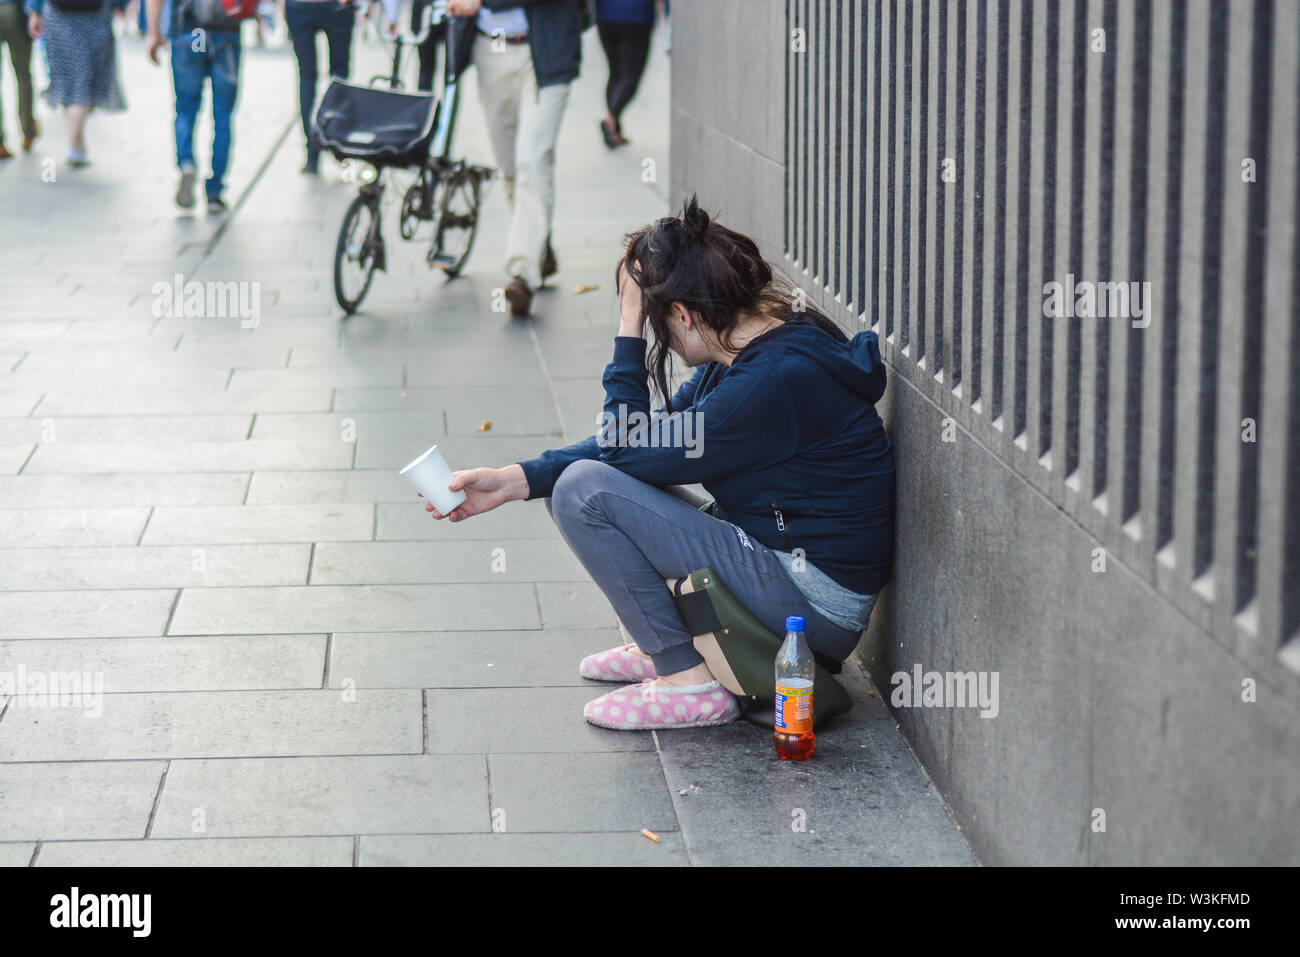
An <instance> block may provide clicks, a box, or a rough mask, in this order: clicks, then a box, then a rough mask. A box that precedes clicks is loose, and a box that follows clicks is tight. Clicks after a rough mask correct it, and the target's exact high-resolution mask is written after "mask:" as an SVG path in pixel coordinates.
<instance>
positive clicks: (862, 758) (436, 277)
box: [0, 31, 974, 866]
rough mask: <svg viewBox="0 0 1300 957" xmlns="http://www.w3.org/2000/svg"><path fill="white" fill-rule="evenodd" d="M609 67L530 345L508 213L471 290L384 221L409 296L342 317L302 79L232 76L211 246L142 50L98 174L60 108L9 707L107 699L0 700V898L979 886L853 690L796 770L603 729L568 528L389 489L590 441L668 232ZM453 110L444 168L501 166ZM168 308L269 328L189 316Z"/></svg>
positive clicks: (15, 516)
mask: <svg viewBox="0 0 1300 957" xmlns="http://www.w3.org/2000/svg"><path fill="white" fill-rule="evenodd" d="M586 39H587V48H586V51H585V61H584V63H585V75H584V77H583V78H582V79H581V81H580V82H579V83H577V84H576V85H575V87H574V89H573V91H572V95H571V98H570V103H569V109H568V113H567V116H566V120H565V126H564V130H563V133H562V136H561V140H560V146H559V183H558V189H559V214H558V219H557V223H556V226H555V234H554V235H555V243H554V245H555V248H556V250H557V252H558V255H559V259H560V267H561V269H560V272H559V275H558V276H557V277H556V278H555V280H554V281H553V286H552V287H551V288H550V289H548V290H546V291H544V292H542V293H540V294H539V296H538V299H537V302H536V304H535V313H536V315H535V317H534V318H532V319H528V320H515V319H511V318H510V317H509V316H507V315H505V314H503V313H501V312H498V311H494V309H493V305H494V303H499V301H500V297H499V293H498V291H499V289H500V287H501V286H502V285H503V284H504V277H503V275H502V273H501V267H500V260H501V255H502V251H503V249H504V238H505V237H504V225H505V222H506V219H505V215H506V212H505V202H504V197H503V196H502V193H501V190H500V188H499V186H498V187H495V188H494V189H493V191H492V192H491V193H490V195H489V198H488V201H487V203H486V205H485V207H484V212H483V220H482V225H481V229H480V233H479V236H478V242H477V245H476V247H475V250H474V254H473V256H472V257H471V259H470V262H469V265H468V268H467V270H466V273H465V274H464V275H463V276H462V277H460V278H458V279H456V280H454V281H451V282H447V281H445V280H444V279H443V277H442V275H441V274H437V273H432V272H430V270H429V269H428V268H427V267H426V266H425V264H424V259H423V255H424V248H425V247H424V244H423V243H402V242H400V241H399V240H398V239H397V236H396V229H395V216H394V215H393V214H394V211H395V210H394V208H392V207H390V210H389V217H390V218H389V219H388V220H387V222H386V227H387V230H388V237H389V243H390V245H389V253H390V269H389V272H388V273H387V274H380V275H378V276H377V277H376V280H375V283H374V286H373V288H372V290H371V293H370V296H369V298H368V299H367V300H366V303H365V308H364V311H363V312H361V313H359V314H357V315H355V316H352V317H350V318H344V317H343V316H342V314H341V312H340V310H339V309H338V307H337V306H336V305H335V303H334V301H333V294H332V289H331V264H332V256H333V249H334V243H335V236H336V234H337V230H338V225H339V223H340V221H341V219H342V215H343V211H344V209H345V208H346V206H347V204H348V202H349V201H350V200H351V198H352V197H353V196H354V195H355V192H356V186H355V183H351V182H346V181H345V179H347V178H348V177H349V176H351V175H352V171H349V170H344V169H342V168H340V167H339V165H338V164H336V163H334V161H333V160H327V161H325V162H324V163H323V171H322V176H321V177H320V178H319V179H314V178H311V177H307V176H304V175H302V174H301V173H300V172H299V167H300V166H301V165H302V159H303V147H302V134H301V131H300V130H299V129H298V126H297V120H296V83H295V76H294V64H293V58H292V55H291V54H290V53H289V52H288V51H287V50H284V49H265V50H263V49H256V48H248V49H247V50H246V55H245V60H244V65H243V81H242V91H241V104H240V108H239V111H238V114H237V118H236V145H235V159H234V163H233V168H232V170H231V173H230V176H229V188H228V191H227V200H228V202H230V204H231V207H232V210H231V212H230V213H229V215H228V216H226V217H224V218H222V217H209V216H208V215H207V214H206V213H205V212H203V211H202V210H200V211H198V212H196V213H194V214H183V213H182V212H181V211H179V210H178V209H177V208H176V207H175V205H174V203H173V193H174V190H175V183H176V171H175V169H174V166H173V159H172V144H171V111H172V106H171V98H170V82H169V73H168V71H167V70H166V69H165V68H164V69H158V68H155V67H152V66H151V65H150V64H148V63H147V61H146V60H145V55H144V48H143V42H142V41H141V40H139V39H138V38H130V37H128V38H123V39H122V40H120V41H119V60H120V62H121V67H122V76H123V81H124V84H125V89H126V96H127V100H128V104H129V111H128V112H127V113H126V114H125V115H101V114H95V115H93V116H92V117H91V120H90V125H89V128H88V144H89V150H90V155H91V158H92V161H93V164H92V165H91V166H90V167H89V168H87V169H85V170H80V171H78V170H70V169H67V168H65V167H64V166H63V165H62V163H61V160H62V156H63V145H64V144H63V127H62V120H61V118H59V117H57V116H56V115H54V114H52V113H51V112H50V111H49V110H48V108H45V107H42V108H41V109H42V115H41V119H42V125H43V127H44V131H45V133H44V136H43V138H42V139H41V140H40V141H39V142H38V144H37V148H36V150H35V151H34V152H33V154H31V155H29V156H24V157H19V158H17V159H15V160H12V161H9V162H7V163H5V164H3V165H0V220H2V221H3V229H2V230H0V680H2V676H4V675H6V674H8V675H11V676H18V675H22V676H25V680H26V681H27V682H28V683H27V685H26V687H28V688H29V689H30V688H34V687H35V686H34V685H32V684H31V681H32V678H33V676H37V678H38V679H41V680H56V679H58V677H59V676H64V678H66V679H67V680H71V678H70V677H69V676H72V675H76V676H78V678H79V679H80V680H83V681H84V685H83V686H82V690H83V691H84V692H86V693H85V696H84V697H82V698H75V699H66V700H65V701H64V703H63V704H62V705H61V706H45V707H41V706H38V702H37V701H34V700H33V699H31V698H27V699H12V698H10V699H3V698H0V864H7V865H17V866H23V865H29V864H31V865H35V866H43V865H46V866H48V865H114V866H116V865H159V864H186V865H191V864H192V865H226V864H252V865H338V866H360V865H393V864H631V865H687V864H700V865H703V864H758V865H764V864H772V863H783V864H784V863H793V864H971V863H974V858H973V857H972V855H971V853H970V850H969V849H968V847H967V845H966V843H965V841H964V840H963V838H962V836H961V835H960V834H959V833H958V830H957V828H956V826H955V825H954V824H953V823H952V821H951V819H950V817H949V815H948V814H947V812H946V811H945V808H944V806H943V802H942V800H941V799H940V797H939V795H938V794H937V793H936V791H935V789H934V788H933V786H932V785H931V784H930V783H929V781H928V779H927V777H926V775H925V773H924V771H923V770H922V768H921V767H920V766H919V764H918V763H917V762H916V760H915V758H914V757H913V755H912V754H911V752H910V751H909V749H908V747H907V744H906V741H905V740H904V739H903V737H902V735H901V734H900V733H899V731H898V729H897V727H896V725H895V724H894V722H893V720H892V718H891V717H890V715H889V712H888V711H887V709H886V708H885V707H884V706H883V705H882V703H881V702H880V699H879V696H878V695H877V694H876V693H875V691H874V689H872V688H871V687H870V684H869V681H868V680H867V679H866V678H865V677H864V676H863V675H862V673H861V672H860V670H858V669H857V667H856V666H855V665H854V666H850V667H849V669H848V670H847V672H846V678H847V683H848V685H849V686H850V689H851V691H852V693H853V695H854V697H855V699H856V705H855V708H854V710H853V711H852V712H851V714H850V715H849V716H848V717H846V718H844V719H841V720H840V721H839V722H838V723H836V724H834V725H832V726H831V727H829V728H827V729H826V730H825V731H824V732H822V733H819V735H818V739H817V754H816V756H815V758H814V759H813V760H812V761H810V762H807V763H805V764H793V763H783V762H780V761H778V760H777V759H776V758H775V756H774V755H773V753H772V747H771V741H770V735H769V734H768V733H766V732H764V731H762V730H760V729H758V728H755V727H753V726H750V725H747V724H734V725H730V726H727V727H723V728H717V729H691V730H678V731H674V732H671V733H664V734H656V733H651V732H645V733H641V732H638V733H626V732H617V731H609V730H605V729H601V728H596V727H593V726H591V725H588V724H587V723H586V722H585V721H583V719H582V716H581V709H582V705H583V704H584V703H585V702H586V701H587V700H589V699H591V698H593V697H596V696H597V695H599V694H601V693H603V692H604V691H606V690H608V686H606V685H600V684H598V683H595V682H589V681H587V680H585V679H582V678H580V677H578V674H577V663H578V661H579V660H580V658H581V657H582V656H583V655H585V654H588V653H590V652H592V651H596V650H600V649H603V648H606V647H609V646H611V645H614V644H616V643H618V641H619V635H618V631H617V622H616V620H615V618H614V615H613V613H612V611H611V609H610V607H609V605H608V604H607V603H606V602H605V601H604V599H603V598H602V596H601V595H600V593H599V592H598V590H597V589H596V588H595V586H594V585H593V584H592V582H591V581H590V579H589V578H588V577H587V575H586V573H585V572H584V570H583V569H582V567H581V566H580V565H579V564H578V562H577V561H576V560H575V559H574V558H573V557H572V556H571V555H570V554H569V552H568V550H567V548H566V547H565V545H564V543H563V542H562V541H561V539H560V537H559V535H558V533H557V532H556V530H555V528H554V527H553V526H552V524H551V523H550V521H549V519H548V517H547V515H546V512H545V509H544V507H543V504H542V503H540V502H532V503H525V504H519V505H514V506H510V507H507V508H503V509H501V510H498V511H496V512H494V513H492V514H489V515H486V516H482V517H479V518H476V519H473V520H471V521H469V522H467V523H465V524H461V525H457V526H450V525H448V524H447V523H442V522H434V521H433V520H432V519H431V518H430V517H429V516H428V515H426V513H425V512H424V511H423V509H422V506H421V503H420V500H418V499H416V498H415V497H414V494H413V492H412V490H411V489H410V488H409V487H408V486H407V485H406V483H405V481H404V480H403V479H402V478H400V477H399V476H398V475H397V474H396V471H397V468H398V467H400V466H401V465H403V464H404V463H405V462H407V461H409V460H410V459H412V458H414V457H415V455H417V454H418V453H420V452H421V451H423V450H424V449H425V448H426V447H428V446H429V445H430V444H432V443H434V442H437V443H438V444H439V445H440V446H441V447H442V449H443V451H444V453H445V455H446V458H447V459H448V461H449V462H451V463H452V465H453V467H470V466H475V465H500V464H507V463H509V462H512V461H517V460H519V459H521V458H525V457H529V456H532V455H534V454H536V453H537V452H539V451H540V450H542V449H545V448H548V447H554V446H556V445H559V444H563V443H565V442H568V441H572V440H574V439H576V438H579V437H581V436H583V435H586V434H590V433H591V432H592V431H593V430H594V428H595V422H596V415H597V413H598V412H599V410H600V407H601V399H602V390H601V387H600V374H601V370H602V368H603V366H604V364H605V362H606V361H607V360H608V354H609V351H610V338H611V337H612V335H613V334H614V331H615V329H616V326H617V318H616V308H615V302H614V299H613V297H612V295H611V288H612V271H613V266H614V262H615V259H616V257H617V255H618V252H619V250H620V238H621V236H622V235H623V234H624V233H625V232H626V231H628V230H629V229H632V228H635V227H637V226H639V225H641V224H643V223H644V222H646V221H648V220H650V219H652V218H654V217H657V216H660V215H663V214H664V213H665V211H666V209H667V195H668V194H667V182H666V177H667V173H668V168H669V164H668V152H667V151H668V86H669V83H668V78H669V77H668V74H669V61H668V57H667V56H665V53H664V50H663V47H662V43H661V42H657V43H656V46H655V49H654V52H653V54H652V57H651V65H650V68H649V71H648V73H647V76H646V78H645V81H644V84H643V87H642V90H641V92H640V95H639V97H638V99H637V100H636V102H635V103H634V105H633V106H632V107H631V109H630V110H629V112H628V114H627V115H626V117H625V126H626V131H627V135H628V136H629V137H630V138H631V140H632V145H631V146H629V147H627V148H626V149H624V150H622V151H619V152H617V153H614V154H610V153H608V152H607V151H606V150H605V148H604V147H603V145H602V144H601V142H600V140H599V135H598V132H597V128H596V123H597V119H598V117H599V116H600V115H601V113H602V112H603V111H602V109H601V107H600V102H601V99H602V92H603V81H604V76H605V67H604V60H603V57H602V56H601V53H600V50H599V47H598V45H597V44H596V42H595V35H594V31H592V32H591V33H589V34H588V36H587V38H586ZM355 62H356V64H357V66H356V68H355V70H354V75H365V74H370V73H379V72H383V71H384V70H385V69H386V53H385V52H384V50H383V48H382V47H380V46H378V45H376V44H374V43H372V42H370V43H368V42H365V41H362V40H360V39H359V40H358V42H357V52H356V56H355ZM5 72H6V73H7V72H8V71H7V70H6V71H5ZM2 82H3V87H2V89H3V95H4V98H5V99H4V102H5V105H6V107H7V110H6V114H7V115H6V122H8V123H10V124H12V123H13V122H14V120H15V119H16V117H15V115H14V112H13V108H12V106H13V104H14V102H15V100H14V90H13V81H12V77H11V76H6V77H5V78H4V80H3V81H2ZM466 85H467V87H468V89H467V90H466V93H467V96H466V99H465V101H464V104H463V110H462V113H461V124H460V129H459V131H458V145H459V147H460V150H461V151H462V152H463V153H465V154H466V155H468V156H470V157H471V158H472V159H475V160H477V161H480V162H486V163H489V164H490V162H491V158H490V152H489V150H488V148H487V140H486V136H485V131H484V129H483V125H482V118H481V114H480V112H479V106H478V102H477V96H476V93H475V91H474V89H473V77H472V74H471V76H470V77H469V78H468V79H467V83H466ZM10 134H11V135H10V138H11V139H12V138H13V136H14V135H15V133H14V131H12V130H11V131H10ZM199 155H200V156H206V155H207V146H206V140H205V138H204V135H203V134H201V136H200V151H199ZM51 169H52V170H53V171H54V175H53V176H52V177H51V176H50V175H49V171H50V170H51ZM43 173H45V175H44V176H43V175H42V174H43ZM51 180H52V181H51ZM394 202H395V201H394ZM177 276H180V277H182V278H181V280H180V282H181V284H182V286H183V284H185V283H189V282H198V283H201V284H205V283H225V282H235V283H237V284H239V285H238V287H237V288H238V290H239V292H240V293H241V294H242V295H244V296H245V299H244V300H243V301H242V306H246V307H247V308H242V307H241V309H240V310H234V309H233V308H232V309H228V310H222V309H215V310H209V309H208V308H207V306H206V304H205V305H204V306H203V307H202V308H196V309H195V310H194V313H195V314H185V310H181V314H172V313H174V312H175V310H174V300H175V295H174V294H175V286H176V284H177V280H176V278H175V277H177ZM584 284H594V285H596V286H598V287H599V288H597V289H596V290H594V291H589V292H585V293H578V292H576V291H575V289H576V287H579V286H581V285H584ZM203 288H205V289H206V288H207V287H206V286H204V287H203ZM182 292H184V289H182ZM254 306H255V307H256V308H253V307H254ZM232 313H233V314H232ZM488 423H490V426H489V425H488ZM13 680H15V681H17V678H16V677H15V678H14V679H13ZM0 687H2V686H0ZM92 689H93V690H94V691H98V690H99V689H102V697H101V696H99V695H98V694H95V693H92ZM2 695H3V690H0V696H2ZM47 704H48V702H47ZM642 829H649V830H651V831H653V832H655V833H656V834H658V836H659V837H660V840H659V842H658V843H655V842H652V841H650V840H648V839H646V838H645V837H643V836H642V834H641V831H642Z"/></svg>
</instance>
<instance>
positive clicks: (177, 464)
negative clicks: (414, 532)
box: [23, 439, 354, 475]
mask: <svg viewBox="0 0 1300 957" xmlns="http://www.w3.org/2000/svg"><path fill="white" fill-rule="evenodd" d="M353 448H354V446H352V445H351V444H349V443H347V442H341V441H339V440H337V439H335V440H334V441H329V440H320V441H311V442H286V441H270V442H263V441H254V440H243V441H239V442H148V443H146V442H130V443H106V444H98V443H94V444H92V443H83V444H79V445H66V444H59V443H54V444H50V445H42V446H40V447H39V448H38V449H37V450H36V452H35V453H34V454H33V455H32V458H31V461H30V462H28V463H27V467H26V468H25V469H24V470H23V471H24V474H30V475H37V474H59V475H67V474H81V475H98V474H102V473H108V474H114V473H122V472H250V471H253V470H255V469H294V468H298V469H345V468H350V467H351V465H352V455H353Z"/></svg>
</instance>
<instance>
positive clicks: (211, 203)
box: [208, 196, 229, 216]
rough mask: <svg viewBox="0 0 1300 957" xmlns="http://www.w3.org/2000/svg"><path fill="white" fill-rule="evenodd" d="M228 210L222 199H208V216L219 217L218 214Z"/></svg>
mask: <svg viewBox="0 0 1300 957" xmlns="http://www.w3.org/2000/svg"><path fill="white" fill-rule="evenodd" d="M228 208H229V207H227V206H226V201H225V200H224V199H222V198H221V197H220V196H209V197H208V215H209V216H219V215H220V214H222V213H224V212H225V211H226V210H227V209H228Z"/></svg>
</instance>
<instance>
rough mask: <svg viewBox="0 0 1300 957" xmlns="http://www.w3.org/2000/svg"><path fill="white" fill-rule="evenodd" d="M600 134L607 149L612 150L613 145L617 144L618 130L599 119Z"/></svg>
mask: <svg viewBox="0 0 1300 957" xmlns="http://www.w3.org/2000/svg"><path fill="white" fill-rule="evenodd" d="M600 135H601V137H602V138H604V140H605V147H606V148H607V149H611V150H612V149H613V148H614V147H616V146H618V145H619V142H618V139H619V137H618V131H617V130H615V129H614V127H612V126H610V125H609V124H608V123H607V122H605V121H604V120H601V121H600Z"/></svg>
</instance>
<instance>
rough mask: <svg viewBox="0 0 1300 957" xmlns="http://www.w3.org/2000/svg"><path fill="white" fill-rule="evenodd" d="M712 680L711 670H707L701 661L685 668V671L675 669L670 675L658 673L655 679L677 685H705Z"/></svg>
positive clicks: (662, 682) (706, 666) (658, 681)
mask: <svg viewBox="0 0 1300 957" xmlns="http://www.w3.org/2000/svg"><path fill="white" fill-rule="evenodd" d="M713 680H714V677H713V672H711V671H710V670H709V666H708V665H707V664H705V663H704V662H703V661H701V662H700V663H699V664H698V665H695V666H694V667H691V668H687V669H686V670H685V671H675V672H673V673H672V674H670V675H660V676H659V677H658V678H657V679H656V682H657V683H661V684H665V685H672V686H674V687H677V686H683V685H706V684H708V683H709V682H710V681H713Z"/></svg>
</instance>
